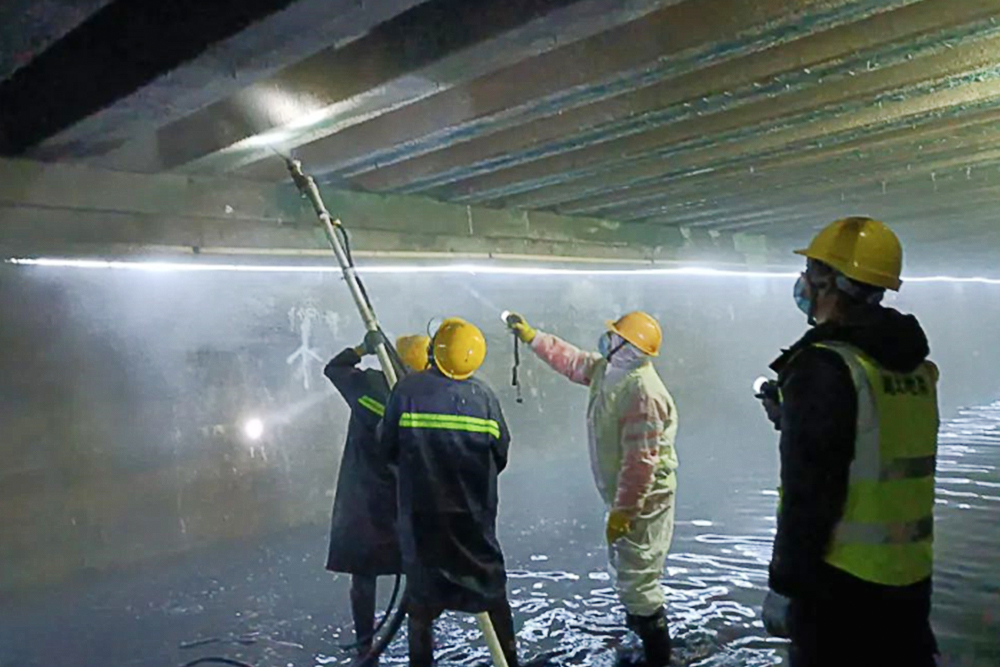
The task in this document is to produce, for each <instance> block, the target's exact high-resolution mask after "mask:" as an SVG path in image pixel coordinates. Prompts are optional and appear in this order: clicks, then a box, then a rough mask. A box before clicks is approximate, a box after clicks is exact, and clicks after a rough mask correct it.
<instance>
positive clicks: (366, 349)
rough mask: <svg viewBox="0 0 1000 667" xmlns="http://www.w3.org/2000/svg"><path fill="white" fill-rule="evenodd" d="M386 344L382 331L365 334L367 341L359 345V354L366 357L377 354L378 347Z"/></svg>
mask: <svg viewBox="0 0 1000 667" xmlns="http://www.w3.org/2000/svg"><path fill="white" fill-rule="evenodd" d="M384 342H385V336H383V335H382V332H381V331H369V332H368V333H366V334H365V340H364V342H362V343H361V345H358V347H357V348H355V349H357V351H358V354H360V355H362V356H365V355H369V354H375V351H376V350H378V346H379V345H381V344H382V343H384Z"/></svg>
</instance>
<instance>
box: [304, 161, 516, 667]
mask: <svg viewBox="0 0 1000 667" xmlns="http://www.w3.org/2000/svg"><path fill="white" fill-rule="evenodd" d="M285 162H286V164H287V166H288V173H289V174H291V176H292V181H293V182H294V183H295V186H296V187H297V188H298V189H299V192H301V193H302V196H304V197H305V198H307V199H308V200H309V202H310V203H311V204H312V206H313V209H314V210H315V211H316V215H317V217H319V220H320V223H321V224H322V225H323V231H324V232H326V238H327V241H329V243H330V247H331V248H332V249H333V253H334V255H336V257H337V263H338V264H340V268H341V271H342V272H343V274H344V280H345V282H347V287H348V289H349V290H350V292H351V296H352V297H353V298H354V303H355V305H357V307H358V312H359V313H360V314H361V319H362V321H363V322H364V324H365V329H366V330H367V331H369V332H372V333H375V334H377V335H378V345H377V346H376V347H375V353H376V354H377V355H378V360H379V363H380V364H381V366H382V372H383V373H384V374H385V379H386V381H387V382H388V384H389V388H390V389H391V388H392V387H394V386H395V385H396V382H397V381H398V379H399V378H398V377H397V375H396V368H395V366H394V365H393V357H392V356H390V350H391V347H390V346H388V345H387V344H386V342H385V341H386V338H385V334H384V333H383V332H382V329H381V328H380V327H379V324H378V319H377V318H376V317H375V311H374V309H373V308H372V304H371V301H370V300H369V298H368V294H367V292H366V291H365V288H364V285H363V284H362V283H361V280H360V279H359V278H358V275H357V270H356V269H355V266H354V261H353V259H352V257H351V250H350V248H351V246H350V239H349V238H348V236H347V232H346V230H345V229H344V226H343V224H341V222H340V220H334V219H333V217H332V216H331V215H330V212H329V211H327V209H326V204H324V203H323V198H322V197H321V196H320V193H319V187H317V185H316V181H315V180H314V179H313V178H312V176H309V175H308V174H306V173H305V172H304V171H303V170H302V163H301V162H300V161H298V160H293V159H291V158H285ZM397 356H398V355H397ZM397 361H398V359H397ZM406 600H407V595H406V592H405V591H404V592H403V599H402V601H401V602H400V604H399V608H398V609H397V610H396V613H395V614H394V615H393V617H392V618H391V619H390V620H389V622H388V626H387V627H386V631H385V634H383V636H382V637H380V638H378V639H377V640H376V641H375V642H374V643H373V644H372V648H371V650H369V651H368V654H367V655H366V656H364V657H362V658H360V659H359V660H358V662H356V663H355V667H370V666H372V665H375V664H376V663H377V661H378V658H379V656H380V655H381V654H382V652H383V651H385V649H386V647H388V645H389V643H390V642H391V641H392V639H393V637H395V635H396V633H397V632H398V631H399V628H400V627H401V626H402V624H403V618H404V617H405V616H406ZM386 619H388V616H386V618H384V619H383V620H382V623H380V624H379V625H380V626H381V625H382V624H384V623H385V621H386ZM476 621H477V622H478V623H479V628H480V630H481V631H482V633H483V637H484V638H485V639H486V644H487V646H489V649H490V654H491V655H492V657H493V664H494V665H496V667H507V660H506V658H505V657H504V654H503V650H502V648H501V647H500V640H499V639H498V638H497V634H496V631H495V630H494V628H493V623H492V622H491V621H490V617H489V614H486V613H482V614H476Z"/></svg>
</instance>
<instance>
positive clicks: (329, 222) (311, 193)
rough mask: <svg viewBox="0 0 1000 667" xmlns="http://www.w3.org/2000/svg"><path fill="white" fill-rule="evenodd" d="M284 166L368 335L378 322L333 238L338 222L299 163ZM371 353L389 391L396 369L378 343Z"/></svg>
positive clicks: (288, 161) (394, 380)
mask: <svg viewBox="0 0 1000 667" xmlns="http://www.w3.org/2000/svg"><path fill="white" fill-rule="evenodd" d="M287 164H288V171H289V173H290V174H291V175H292V180H293V181H294V182H295V185H296V186H297V187H298V188H299V191H300V192H301V193H302V194H303V195H304V196H305V197H307V198H308V199H309V201H310V202H311V203H312V205H313V208H314V209H315V210H316V215H317V216H319V220H320V222H321V223H323V231H324V232H326V240H327V241H329V242H330V247H331V248H333V254H335V255H336V256H337V263H338V264H340V269H341V271H343V274H344V280H345V281H346V282H347V289H349V290H350V292H351V296H352V297H354V303H355V305H357V307H358V312H360V313H361V320H362V321H363V322H364V324H365V329H366V330H368V331H378V330H379V326H378V320H377V319H376V318H375V312H374V311H373V310H372V309H371V307H370V306H369V305H368V301H367V300H366V299H365V296H364V293H363V292H362V291H361V286H360V285H359V284H358V276H357V273H356V271H355V270H354V267H353V266H351V263H350V261H349V260H348V258H347V252H346V251H345V250H344V246H343V244H341V242H340V237H338V236H337V232H336V231H335V230H334V226H335V225H336V226H340V220H334V219H333V218H332V217H331V216H330V212H329V211H327V210H326V204H324V203H323V198H322V197H321V196H320V194H319V188H318V187H316V181H315V180H313V177H312V176H309V175H307V174H306V173H305V172H303V171H302V163H301V162H299V161H298V160H287ZM375 353H376V354H377V355H378V361H379V363H380V364H381V365H382V372H383V373H384V374H385V379H386V381H387V382H388V383H389V388H390V389H391V388H392V387H394V386H396V382H397V381H398V380H399V378H397V377H396V369H395V367H394V366H393V365H392V361H391V359H390V358H389V351H388V350H386V349H385V343H382V342H380V343H379V344H378V347H377V348H375Z"/></svg>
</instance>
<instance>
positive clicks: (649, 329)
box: [607, 310, 663, 357]
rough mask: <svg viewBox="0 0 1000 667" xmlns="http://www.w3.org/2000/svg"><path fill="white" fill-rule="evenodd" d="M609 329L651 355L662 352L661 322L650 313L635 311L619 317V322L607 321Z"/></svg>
mask: <svg viewBox="0 0 1000 667" xmlns="http://www.w3.org/2000/svg"><path fill="white" fill-rule="evenodd" d="M607 325H608V331H612V332H614V333H616V334H618V335H619V336H621V337H622V338H624V339H625V340H627V341H628V342H630V343H632V344H633V345H635V346H636V347H637V348H639V349H640V350H642V351H643V352H645V353H646V354H648V355H649V356H651V357H655V356H656V355H658V354H659V353H660V344H661V343H663V331H662V330H661V329H660V323H659V322H657V321H656V318H654V317H653V316H652V315H650V314H649V313H644V312H642V311H638V310H637V311H635V312H634V313H628V314H627V315H622V316H621V317H619V318H618V321H617V322H612V321H611V320H608V321H607Z"/></svg>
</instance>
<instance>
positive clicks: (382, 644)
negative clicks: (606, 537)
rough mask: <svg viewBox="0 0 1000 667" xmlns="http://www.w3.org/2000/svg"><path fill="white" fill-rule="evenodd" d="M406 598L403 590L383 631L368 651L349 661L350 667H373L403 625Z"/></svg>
mask: <svg viewBox="0 0 1000 667" xmlns="http://www.w3.org/2000/svg"><path fill="white" fill-rule="evenodd" d="M406 600H407V597H406V591H405V590H404V591H403V599H402V600H400V602H399V607H398V608H397V609H396V613H395V614H393V615H392V618H391V619H389V623H388V625H387V626H386V628H385V632H384V633H383V634H382V636H381V637H379V638H378V639H377V640H375V643H373V644H372V647H371V649H370V650H369V651H368V653H366V654H365V655H363V656H360V657H359V658H358V659H357V660H355V661H354V662H353V663H351V667H374V665H375V663H376V662H377V661H378V659H379V657H380V656H381V655H382V654H383V653H385V650H386V649H387V648H388V647H389V644H391V643H392V640H393V639H395V638H396V635H397V634H398V633H399V629H400V628H401V627H403V620H404V619H406Z"/></svg>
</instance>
